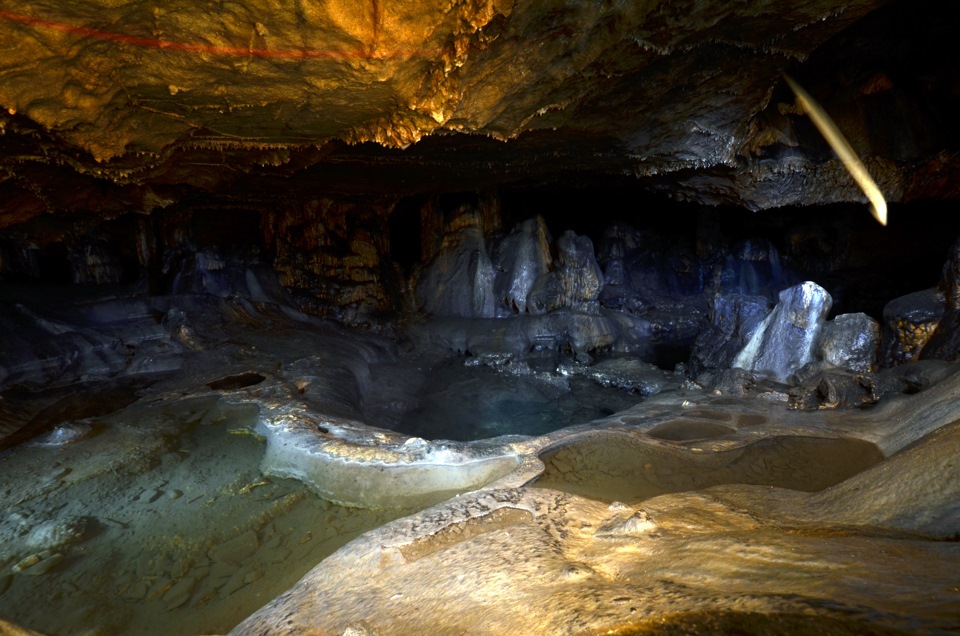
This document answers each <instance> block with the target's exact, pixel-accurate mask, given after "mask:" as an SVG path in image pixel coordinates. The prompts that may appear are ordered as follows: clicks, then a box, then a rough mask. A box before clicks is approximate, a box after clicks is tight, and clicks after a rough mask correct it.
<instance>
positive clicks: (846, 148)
mask: <svg viewBox="0 0 960 636" xmlns="http://www.w3.org/2000/svg"><path fill="white" fill-rule="evenodd" d="M783 79H785V80H787V84H789V85H790V88H791V89H793V93H794V94H795V95H796V96H797V103H798V104H799V105H800V108H802V109H803V111H804V112H805V113H806V114H807V115H809V116H810V119H811V121H813V124H814V125H815V126H816V127H817V130H819V131H820V134H821V135H823V138H824V139H826V140H827V143H828V144H830V147H831V148H833V151H834V152H835V153H837V156H838V157H840V161H842V162H843V166H844V167H845V168H846V169H847V172H849V173H850V176H851V177H853V180H854V181H856V182H857V185H858V186H860V189H861V190H863V193H864V194H865V195H867V199H869V200H870V213H871V214H873V216H874V218H876V219H877V220H878V221H880V225H886V224H887V202H886V200H884V198H883V194H882V193H881V192H880V188H879V187H877V184H876V182H875V181H874V180H873V178H872V177H871V176H870V173H869V172H867V168H866V166H864V165H863V162H862V161H860V158H859V157H858V156H857V154H856V153H855V152H854V151H853V148H851V147H850V144H849V143H848V142H847V140H846V138H845V137H844V136H843V133H841V132H840V129H838V128H837V125H836V124H835V123H833V120H832V119H830V116H829V115H827V112H826V111H825V110H823V107H822V106H820V104H818V103H817V102H815V101H814V99H813V98H812V97H810V93H808V92H807V91H805V90H804V89H803V88H802V87H801V86H800V85H799V84H797V83H796V82H794V81H793V79H791V78H790V76H788V75H786V74H784V76H783Z"/></svg>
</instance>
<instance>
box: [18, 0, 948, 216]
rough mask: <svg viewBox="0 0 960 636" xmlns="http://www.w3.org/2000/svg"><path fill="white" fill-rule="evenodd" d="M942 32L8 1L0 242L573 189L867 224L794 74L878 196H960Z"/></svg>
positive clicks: (180, 0) (870, 11) (906, 7)
mask: <svg viewBox="0 0 960 636" xmlns="http://www.w3.org/2000/svg"><path fill="white" fill-rule="evenodd" d="M925 7H926V9H925ZM954 21H955V19H953V18H946V17H945V16H943V15H942V12H940V11H938V10H936V5H934V4H932V3H929V2H901V1H897V2H889V1H883V0H849V1H824V0H806V1H804V0H789V1H788V0H767V1H762V2H759V1H758V2H716V1H701V0H686V1H682V2H663V1H657V0H644V1H630V2H613V1H599V2H581V1H577V2H572V1H571V2H562V1H560V0H537V1H529V2H514V1H512V0H447V1H445V2H438V1H436V0H396V1H391V2H385V3H381V2H379V1H378V0H374V1H373V2H372V3H359V2H354V1H353V0H327V1H323V2H307V1H303V0H295V1H294V2H289V3H287V2H278V1H277V0H240V1H228V0H224V1H220V2H193V1H187V0H174V1H171V2H165V3H162V4H157V3H153V2H145V1H141V0H131V1H123V0H80V1H78V2H71V3H64V2H60V1H58V0H41V1H37V2H30V3H27V4H24V3H13V2H11V1H10V0H0V50H2V51H3V57H2V61H0V107H2V109H0V133H2V135H0V227H7V226H10V225H13V224H16V223H20V222H23V221H25V220H27V219H29V218H30V217H32V216H35V215H38V214H44V213H60V214H62V213H82V212H90V211H94V212H97V213H98V214H103V215H111V214H119V213H123V212H129V211H137V212H150V211H151V210H154V209H158V208H163V207H165V206H168V205H170V204H171V203H174V202H176V201H178V200H179V199H182V198H184V197H188V196H196V195H197V193H203V194H205V195H210V196H217V197H226V198H230V197H234V198H237V197H239V198H246V199H249V200H253V201H258V200H270V199H271V198H277V197H281V198H282V197H285V196H292V195H293V193H296V194H297V195H298V196H302V195H303V193H308V194H310V193H317V194H330V193H339V194H347V195H357V194H363V195H371V194H373V195H384V196H394V197H396V196H403V195H406V194H412V193H419V192H427V191H431V192H437V191H465V190H477V189H484V188H491V187H492V188H495V187H498V186H503V185H521V186H522V185H525V184H526V185H543V184H549V183H551V182H561V181H563V182H569V181H571V180H575V181H579V182H583V183H586V184H590V183H592V184H599V185H602V184H604V183H607V182H609V181H610V180H631V181H635V182H636V183H638V184H640V185H642V186H644V187H646V188H648V189H650V190H654V191H661V192H666V193H667V194H669V195H671V196H673V197H674V198H677V199H681V200H692V201H697V202H700V203H705V204H712V205H718V204H732V205H740V206H745V207H747V208H749V209H753V210H760V209H765V208H772V207H778V206H784V205H810V204H818V203H829V202H834V201H862V200H863V196H862V194H861V193H860V192H859V191H858V190H857V188H856V186H855V185H854V183H853V182H852V181H851V180H850V179H849V177H847V175H846V173H845V172H844V170H843V168H842V166H841V165H840V163H839V161H837V160H836V159H835V158H834V157H833V156H832V154H831V152H830V150H829V147H828V146H826V144H825V143H824V142H823V141H822V140H821V139H820V137H819V134H818V133H817V132H816V130H815V129H814V128H813V127H812V125H811V124H810V123H809V122H808V121H807V120H806V118H805V117H804V116H803V115H802V113H801V112H799V111H798V109H797V108H796V107H795V105H794V100H793V95H792V93H790V91H789V89H788V88H787V87H786V84H785V82H784V79H783V74H784V73H789V74H790V75H791V76H793V77H794V78H796V79H797V80H798V81H799V82H800V83H801V84H802V85H804V86H805V87H806V88H807V89H808V90H809V91H810V92H811V93H812V94H813V95H814V96H815V97H816V99H818V100H819V101H821V103H822V104H823V105H824V107H825V108H826V109H827V111H829V112H830V113H831V114H832V115H833V117H834V119H835V120H836V121H837V123H838V125H839V126H840V128H841V129H842V130H844V131H845V132H846V134H847V136H848V137H849V139H850V141H851V144H852V145H853V147H854V149H855V151H856V152H857V153H858V154H860V156H861V157H863V158H864V160H865V163H866V164H867V166H868V169H870V171H871V172H872V173H873V174H874V176H875V178H876V179H877V181H878V182H879V184H880V187H881V189H882V190H883V191H884V194H885V195H886V196H887V198H888V199H890V200H892V201H910V200H915V199H931V198H932V199H953V198H957V196H958V188H957V186H956V183H957V182H958V179H957V178H956V177H957V174H958V172H960V158H958V152H957V148H958V134H957V130H958V127H957V125H956V124H955V122H954V119H955V114H954V113H955V112H957V106H958V105H960V104H958V102H960V79H958V71H957V68H956V67H957V65H956V64H955V63H954V61H955V57H956V56H955V53H953V51H952V50H951V49H952V38H953V33H954V32H955V29H956V26H957V25H956V24H954V23H953V22H954Z"/></svg>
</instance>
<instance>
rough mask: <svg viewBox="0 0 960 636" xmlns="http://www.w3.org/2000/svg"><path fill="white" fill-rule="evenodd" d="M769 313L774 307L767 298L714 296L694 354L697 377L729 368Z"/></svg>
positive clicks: (691, 361) (692, 365)
mask: <svg viewBox="0 0 960 636" xmlns="http://www.w3.org/2000/svg"><path fill="white" fill-rule="evenodd" d="M769 312H770V303H769V301H768V300H767V299H766V298H765V297H764V296H750V295H746V294H717V295H716V296H714V297H713V302H712V303H711V305H710V308H709V309H708V310H707V318H708V320H709V323H708V324H707V326H706V327H705V328H703V329H702V330H701V331H700V333H699V334H698V335H697V338H696V340H695V341H694V343H693V349H692V350H691V353H690V371H691V373H692V374H693V377H698V376H699V375H700V374H701V373H703V372H705V371H714V370H723V369H727V368H729V367H730V365H731V364H733V361H734V359H735V358H736V357H737V354H738V353H739V352H740V351H741V350H742V349H743V348H744V347H745V346H746V344H747V342H748V341H749V340H750V337H751V336H752V335H753V334H754V332H755V331H756V330H757V327H758V326H759V325H760V323H761V322H762V321H763V319H764V318H765V317H766V316H767V314H768V313H769Z"/></svg>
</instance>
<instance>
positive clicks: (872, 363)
mask: <svg viewBox="0 0 960 636" xmlns="http://www.w3.org/2000/svg"><path fill="white" fill-rule="evenodd" d="M818 353H819V355H820V357H821V359H822V360H823V361H824V362H828V363H830V364H832V365H834V366H837V367H841V368H844V369H849V370H850V371H855V372H859V373H866V372H869V371H875V370H876V368H877V360H878V357H879V353H880V324H879V323H878V322H877V321H876V320H874V319H873V318H871V317H870V316H868V315H866V314H863V313H858V314H841V315H839V316H837V317H836V318H834V319H833V320H831V321H829V322H827V323H826V324H825V325H824V326H823V332H822V334H821V337H820V343H819V346H818Z"/></svg>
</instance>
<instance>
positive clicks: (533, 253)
mask: <svg viewBox="0 0 960 636" xmlns="http://www.w3.org/2000/svg"><path fill="white" fill-rule="evenodd" d="M490 260H491V262H492V264H493V268H494V270H495V272H496V278H495V280H494V285H493V289H494V294H495V296H496V301H497V310H498V313H501V314H506V315H510V314H516V313H521V314H522V313H526V312H527V297H528V296H529V295H530V291H531V290H532V289H533V287H534V285H535V284H536V282H537V279H538V278H540V276H542V275H543V274H545V273H546V272H548V271H549V269H550V261H551V258H550V233H549V231H548V230H547V225H546V223H545V222H544V220H543V217H540V216H538V217H536V218H535V219H528V220H526V221H524V222H523V223H521V224H519V225H518V226H517V227H515V228H514V229H513V231H512V232H510V234H508V235H507V236H505V237H503V238H502V239H500V241H498V242H497V243H496V244H495V245H494V246H493V249H491V254H490Z"/></svg>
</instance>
